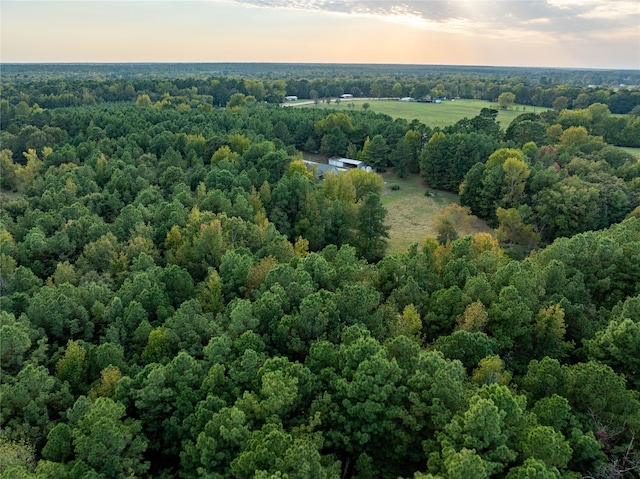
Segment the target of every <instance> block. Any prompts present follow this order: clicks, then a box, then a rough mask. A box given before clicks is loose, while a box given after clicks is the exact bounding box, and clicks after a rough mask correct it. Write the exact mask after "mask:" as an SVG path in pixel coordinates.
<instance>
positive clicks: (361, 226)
mask: <svg viewBox="0 0 640 479" xmlns="http://www.w3.org/2000/svg"><path fill="white" fill-rule="evenodd" d="M386 216H387V210H386V209H385V208H384V206H382V204H381V203H380V197H379V196H378V195H377V194H375V193H369V194H367V195H366V196H365V197H364V198H363V199H362V203H361V205H360V206H359V209H358V226H357V236H358V252H359V253H360V254H361V255H362V256H363V257H364V258H366V259H367V260H368V261H377V260H380V259H382V257H383V256H384V251H385V249H386V247H387V242H386V238H388V237H389V227H388V226H387V225H386V224H385V222H384V220H385V218H386Z"/></svg>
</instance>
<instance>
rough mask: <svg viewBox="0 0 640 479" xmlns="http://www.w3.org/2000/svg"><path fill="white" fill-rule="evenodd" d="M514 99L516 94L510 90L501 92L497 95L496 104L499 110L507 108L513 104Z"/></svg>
mask: <svg viewBox="0 0 640 479" xmlns="http://www.w3.org/2000/svg"><path fill="white" fill-rule="evenodd" d="M515 101H516V96H515V95H514V94H513V93H511V92H510V91H506V92H504V93H501V94H500V96H499V97H498V106H499V107H500V109H501V110H509V109H511V108H512V107H513V104H514V103H515Z"/></svg>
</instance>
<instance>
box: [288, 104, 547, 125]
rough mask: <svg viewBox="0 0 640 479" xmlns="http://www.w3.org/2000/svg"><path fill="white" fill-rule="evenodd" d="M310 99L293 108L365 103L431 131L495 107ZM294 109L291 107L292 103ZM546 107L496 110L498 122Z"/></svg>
mask: <svg viewBox="0 0 640 479" xmlns="http://www.w3.org/2000/svg"><path fill="white" fill-rule="evenodd" d="M309 102H310V100H306V101H305V100H301V101H300V102H299V103H300V105H299V106H297V108H334V109H337V110H350V109H355V110H358V109H362V105H363V104H364V103H369V105H370V109H371V110H372V111H375V112H376V113H384V114H386V115H389V116H390V117H392V118H406V119H407V120H409V121H411V120H413V119H416V120H418V121H420V122H421V123H424V124H425V125H427V126H429V127H431V128H435V127H439V128H443V127H445V126H448V125H453V124H454V123H455V122H457V121H458V120H461V119H462V118H465V117H466V118H473V117H474V116H477V115H478V114H479V113H480V110H482V109H483V108H495V109H498V107H497V105H496V104H495V103H492V102H488V101H483V100H454V101H443V102H442V103H418V102H404V101H398V100H369V99H355V100H342V101H340V103H336V102H335V100H332V101H331V103H329V104H327V103H322V102H321V103H318V104H313V103H309ZM292 106H295V104H292ZM546 110H548V108H544V107H533V106H523V105H515V106H514V107H513V109H511V110H499V111H498V122H499V123H500V125H501V126H502V128H503V129H506V128H507V126H509V123H511V121H512V120H513V119H514V118H515V117H517V116H518V115H520V114H522V113H528V112H532V113H540V112H542V111H546Z"/></svg>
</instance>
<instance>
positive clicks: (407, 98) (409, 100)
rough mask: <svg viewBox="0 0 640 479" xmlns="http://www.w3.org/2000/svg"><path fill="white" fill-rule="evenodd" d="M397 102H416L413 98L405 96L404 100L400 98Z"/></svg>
mask: <svg viewBox="0 0 640 479" xmlns="http://www.w3.org/2000/svg"><path fill="white" fill-rule="evenodd" d="M398 101H407V102H410V103H413V102H415V101H417V100H416V99H415V98H412V97H410V96H405V97H404V98H400V100H398Z"/></svg>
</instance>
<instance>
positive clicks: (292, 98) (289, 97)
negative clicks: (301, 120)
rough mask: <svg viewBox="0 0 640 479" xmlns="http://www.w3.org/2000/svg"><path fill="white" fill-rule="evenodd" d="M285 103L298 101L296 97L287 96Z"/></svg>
mask: <svg viewBox="0 0 640 479" xmlns="http://www.w3.org/2000/svg"><path fill="white" fill-rule="evenodd" d="M284 99H285V101H296V100H297V99H298V97H297V96H295V95H287V96H285V97H284Z"/></svg>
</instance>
